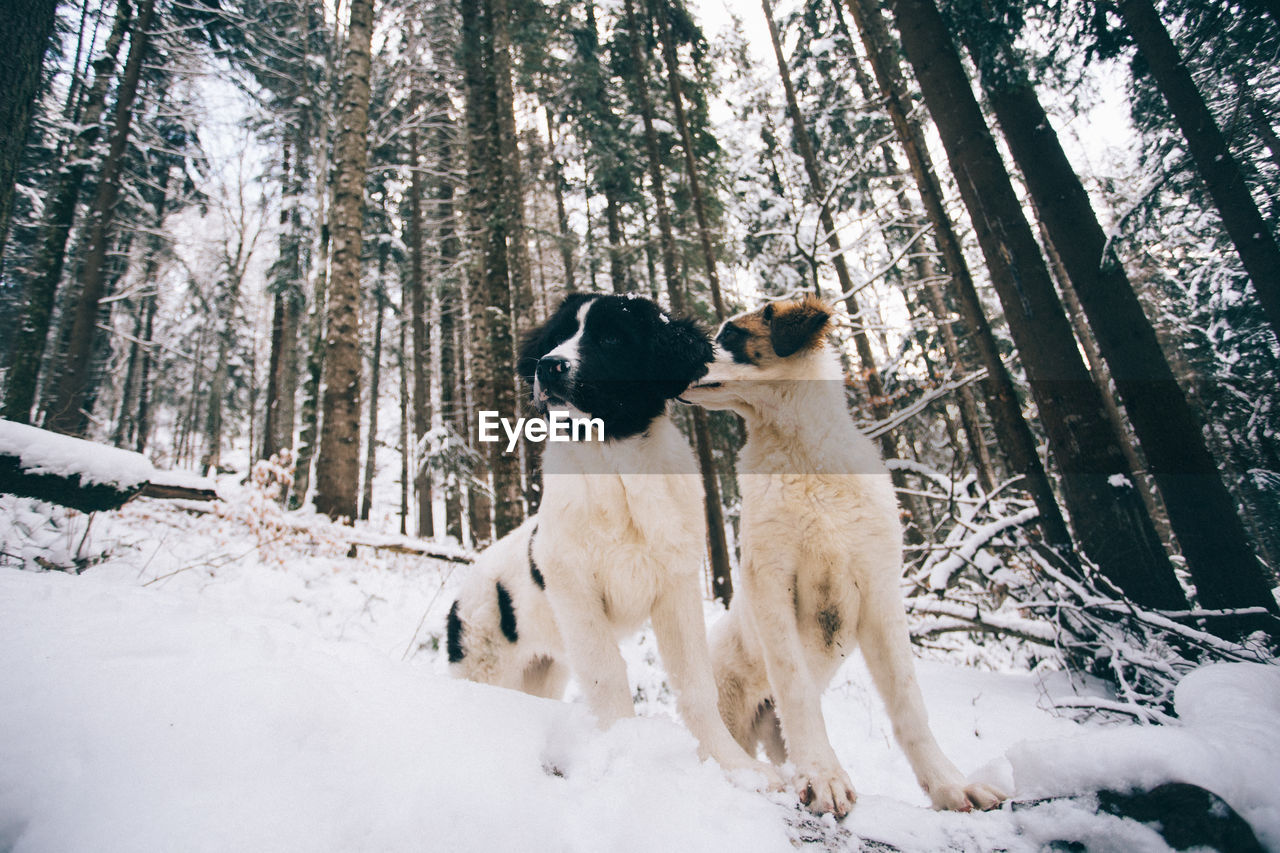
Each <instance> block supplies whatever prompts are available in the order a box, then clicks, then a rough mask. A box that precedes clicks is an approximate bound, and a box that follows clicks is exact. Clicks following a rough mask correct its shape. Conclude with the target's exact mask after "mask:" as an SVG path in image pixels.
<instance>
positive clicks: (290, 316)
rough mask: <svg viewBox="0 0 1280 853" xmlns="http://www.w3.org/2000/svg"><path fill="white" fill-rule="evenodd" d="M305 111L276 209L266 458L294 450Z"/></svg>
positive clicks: (264, 441)
mask: <svg viewBox="0 0 1280 853" xmlns="http://www.w3.org/2000/svg"><path fill="white" fill-rule="evenodd" d="M308 115H309V112H308V111H305V110H304V111H303V113H302V116H301V117H300V118H299V121H298V127H297V128H296V132H295V133H294V135H293V145H292V148H293V163H292V165H291V166H290V167H288V168H286V170H285V177H284V183H285V187H284V198H283V200H282V201H283V205H282V209H281V211H280V225H281V233H280V239H279V247H280V256H279V258H278V259H277V261H276V266H275V269H274V270H273V272H274V275H273V281H272V283H271V290H272V310H271V354H270V356H269V357H268V365H269V366H268V373H267V399H266V417H265V419H264V423H263V429H262V453H261V456H262V458H264V459H269V458H271V456H273V455H274V454H276V453H277V452H279V451H281V450H292V449H293V427H294V420H295V404H294V400H295V397H296V396H297V385H298V323H299V320H300V319H301V314H302V305H303V295H302V290H301V285H300V282H302V281H303V279H304V278H305V276H306V270H305V264H304V262H303V241H304V240H305V239H306V235H305V233H304V228H303V224H302V195H303V193H304V192H305V189H306V180H307V158H308V157H309V152H310V149H311V139H310V134H311V131H310V123H309V122H308V121H307V120H306V117H307V116H308Z"/></svg>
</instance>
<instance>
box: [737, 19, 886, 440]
mask: <svg viewBox="0 0 1280 853" xmlns="http://www.w3.org/2000/svg"><path fill="white" fill-rule="evenodd" d="M760 5H761V8H762V9H763V11H764V16H765V20H766V21H767V22H768V24H769V39H770V41H771V42H772V43H773V55H774V57H775V58H776V59H777V62H778V74H779V75H781V77H782V90H783V92H784V93H785V95H786V98H787V114H788V115H789V116H790V117H791V127H792V131H793V134H794V136H795V140H796V146H797V147H798V148H799V149H800V159H801V160H802V161H803V162H804V169H805V174H806V175H807V176H808V178H809V197H810V200H811V201H812V202H813V203H814V204H817V205H819V209H818V222H819V225H820V226H821V227H822V231H823V233H824V234H825V235H826V241H827V248H828V249H830V251H831V255H832V258H831V263H832V266H834V267H835V271H836V280H837V281H838V282H839V283H840V290H841V293H842V294H843V296H844V303H845V307H846V308H847V309H848V311H849V318H850V320H851V321H852V322H853V343H854V347H855V348H856V349H857V352H858V360H859V361H860V362H861V364H862V378H863V381H865V382H866V386H867V394H868V396H869V398H870V399H869V401H868V402H869V403H870V404H871V412H872V414H873V416H874V417H875V418H876V420H885V419H886V418H888V417H889V401H888V398H887V397H886V396H885V390H884V382H883V381H882V380H881V379H880V371H879V370H878V369H877V368H876V358H875V353H874V352H873V351H872V349H871V341H870V340H869V339H868V337H867V331H866V325H865V323H864V321H863V317H862V308H861V307H860V306H859V305H858V298H857V296H856V295H854V290H855V288H854V285H853V276H851V275H850V274H849V265H848V264H847V263H846V262H845V259H844V249H843V248H842V247H841V246H840V235H839V234H838V233H837V231H836V226H835V218H834V217H833V216H832V214H831V208H830V207H829V206H828V204H827V198H828V196H827V183H826V180H825V178H824V177H823V175H822V170H821V168H820V166H819V164H818V155H817V152H816V151H814V149H813V141H812V140H811V139H810V137H809V130H808V128H807V127H805V122H804V116H803V114H802V113H801V112H800V104H799V101H798V100H797V99H796V90H795V87H794V86H793V85H792V83H791V70H790V69H789V68H788V66H787V60H786V57H785V56H784V55H783V53H782V42H781V40H780V39H779V37H778V25H777V23H776V22H775V21H774V19H773V4H772V3H771V2H769V0H760ZM880 444H881V448H882V449H883V450H884V452H885V455H886V456H897V455H898V454H897V447H896V445H895V443H894V441H893V439H892V437H890V436H889V435H888V434H886V435H885V436H882V437H881V439H880Z"/></svg>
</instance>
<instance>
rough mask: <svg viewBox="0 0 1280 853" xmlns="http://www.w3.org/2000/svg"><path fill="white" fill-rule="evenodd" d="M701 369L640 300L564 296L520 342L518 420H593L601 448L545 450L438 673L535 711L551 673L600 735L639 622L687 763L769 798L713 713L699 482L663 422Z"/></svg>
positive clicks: (692, 338) (687, 339) (678, 332)
mask: <svg viewBox="0 0 1280 853" xmlns="http://www.w3.org/2000/svg"><path fill="white" fill-rule="evenodd" d="M712 356H713V352H712V347H711V343H710V340H709V339H708V337H707V334H706V332H704V331H703V330H702V329H700V328H699V327H698V326H697V325H696V324H695V323H694V322H692V321H690V320H686V319H679V318H674V317H671V316H669V315H668V314H667V313H666V312H664V311H663V310H662V309H661V308H660V307H659V306H658V305H657V304H656V303H654V302H652V301H650V300H648V299H644V298H640V297H627V296H613V295H599V294H581V293H579V294H572V295H570V296H568V297H567V298H566V299H565V300H564V302H563V303H561V305H560V307H559V308H558V309H557V310H556V312H555V313H554V314H553V315H552V316H551V317H550V319H548V320H547V322H546V323H544V324H543V325H542V326H540V327H539V328H537V329H535V330H533V332H531V333H530V335H529V336H528V338H527V339H526V340H525V342H524V345H523V349H522V351H521V354H520V359H519V364H518V372H519V373H520V375H521V376H522V377H523V378H524V380H525V381H527V382H528V383H529V384H530V386H531V392H532V400H533V405H534V407H535V408H536V409H538V411H539V412H541V413H546V412H547V410H548V408H554V407H564V408H567V409H568V410H569V411H570V413H571V414H573V415H574V416H583V415H585V416H590V417H597V418H601V419H603V421H604V431H605V441H603V442H572V443H569V442H566V443H555V444H551V443H549V444H547V445H546V446H545V450H544V453H543V498H542V505H541V508H540V510H539V512H538V515H537V518H536V519H531V520H530V521H528V522H526V523H525V524H524V525H523V526H521V527H520V528H517V529H516V530H515V531H512V532H511V533H510V534H508V535H507V536H506V537H504V538H503V539H502V540H500V541H499V542H497V543H496V544H494V545H493V546H492V547H491V548H490V549H488V550H487V551H486V552H485V553H484V554H482V555H481V557H480V558H479V560H478V561H477V563H476V566H475V568H474V570H473V573H472V575H471V577H470V578H468V580H467V582H466V583H465V584H464V586H463V589H462V591H461V594H460V596H459V599H458V601H457V602H455V603H454V605H453V609H452V610H451V611H450V613H449V620H448V651H449V660H450V662H451V668H452V670H453V671H454V673H455V674H458V675H461V676H463V677H466V678H471V679H473V680H476V681H482V682H486V683H491V684H501V685H505V686H508V687H515V688H518V689H521V690H525V691H526V692H530V693H534V694H538V695H543V696H559V695H560V694H561V692H562V690H563V687H564V683H565V680H566V675H567V672H566V670H565V669H564V667H565V665H566V664H567V666H568V667H569V668H570V669H571V670H572V672H573V673H574V674H575V675H576V676H577V680H578V683H579V684H580V685H581V688H582V691H583V693H584V694H585V695H586V698H587V701H588V703H589V705H590V707H591V710H592V711H593V712H594V713H595V715H596V716H597V718H598V719H599V722H600V724H601V725H602V726H606V727H607V726H609V725H610V724H612V723H613V722H614V721H616V720H618V719H620V718H622V717H629V716H632V715H633V714H634V713H635V710H634V707H633V704H632V698H631V689H630V686H629V684H628V681H627V669H626V664H625V663H624V661H623V659H622V655H621V653H620V652H619V650H618V639H619V638H620V637H621V636H623V635H625V634H627V633H630V632H633V631H635V630H636V629H638V628H639V627H640V626H641V625H642V624H643V623H644V621H645V620H646V619H650V620H651V621H652V624H653V630H654V634H655V635H656V637H657V641H658V648H659V651H660V652H661V654H662V659H663V662H664V664H665V665H666V669H667V672H668V675H669V676H670V679H671V683H672V686H673V687H674V689H675V693H676V697H677V704H678V707H679V709H680V714H681V716H682V717H683V718H684V721H685V724H686V725H687V726H688V728H689V730H690V732H692V734H693V735H694V737H695V738H697V740H698V743H699V747H700V753H701V754H702V756H703V757H704V758H705V757H710V758H714V759H715V760H716V761H717V762H718V763H719V764H720V765H721V767H722V768H724V769H725V770H726V771H736V770H742V769H749V770H754V771H756V772H758V773H760V774H762V775H763V776H764V777H765V779H766V781H767V782H769V783H770V784H772V785H774V786H775V787H777V786H779V785H780V782H781V779H780V777H779V775H778V774H777V772H776V771H774V770H773V768H771V767H769V766H768V765H766V764H762V763H761V762H759V761H756V760H755V759H754V758H752V757H750V756H748V755H747V753H746V751H745V750H744V749H743V748H742V747H741V746H739V745H738V743H737V742H735V741H734V739H733V737H732V736H731V735H730V734H729V731H728V729H727V728H726V726H725V724H724V722H723V721H722V720H721V718H720V715H719V713H718V711H717V708H716V686H715V680H714V677H713V674H712V669H711V660H710V654H709V652H708V647H707V642H706V635H705V624H704V621H703V618H702V606H701V584H700V583H699V571H700V567H701V562H702V560H701V557H702V554H703V553H704V550H705V543H706V522H705V516H704V515H703V507H702V488H701V482H700V480H699V478H698V473H697V472H698V469H697V465H696V462H695V459H694V456H693V452H692V451H691V450H690V447H689V443H688V441H687V440H686V439H685V437H684V436H683V435H682V434H681V433H680V431H679V430H678V429H677V428H676V426H675V424H674V423H672V421H671V419H670V417H668V415H667V406H668V402H669V401H670V400H672V399H673V398H675V397H676V396H677V395H679V394H680V393H681V392H683V391H684V390H685V389H686V388H687V387H688V386H689V384H690V383H692V382H693V381H695V380H696V379H698V378H699V377H701V376H702V375H703V374H704V373H706V370H707V364H708V362H710V361H711V359H712Z"/></svg>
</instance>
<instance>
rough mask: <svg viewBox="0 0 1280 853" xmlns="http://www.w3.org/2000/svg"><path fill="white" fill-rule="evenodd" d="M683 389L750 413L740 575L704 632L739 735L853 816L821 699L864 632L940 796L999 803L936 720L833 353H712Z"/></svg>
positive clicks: (891, 503) (893, 538)
mask: <svg viewBox="0 0 1280 853" xmlns="http://www.w3.org/2000/svg"><path fill="white" fill-rule="evenodd" d="M810 380H821V381H810ZM706 383H720V385H719V387H706ZM684 399H687V400H689V401H690V402H693V403H699V404H702V405H705V406H708V407H709V408H732V409H733V410H735V411H737V412H739V413H740V414H742V415H743V417H744V418H745V420H746V424H747V433H748V438H747V442H746V445H745V446H744V447H743V449H742V453H741V455H740V457H739V459H738V481H739V486H740V489H741V492H742V526H741V547H742V570H741V577H740V580H739V585H738V587H737V590H736V595H735V597H734V599H733V605H732V607H731V608H730V611H729V613H728V615H727V616H726V617H725V618H724V619H722V620H721V621H720V622H719V623H718V624H717V625H716V627H715V629H714V631H713V632H712V638H711V647H712V658H713V663H714V666H715V671H716V680H717V686H718V690H719V704H720V712H721V714H722V715H723V716H724V719H725V722H726V723H727V725H728V727H729V730H730V731H731V732H732V733H733V735H734V737H735V738H736V739H737V740H738V742H739V743H740V744H742V745H743V747H744V748H745V749H747V750H748V751H749V752H751V751H754V750H755V749H756V747H757V744H763V746H764V747H765V751H766V754H767V755H768V756H769V757H770V758H771V759H772V760H773V761H774V762H775V763H779V764H780V763H782V761H783V760H784V758H785V759H789V760H790V761H792V762H793V763H794V765H795V768H796V780H795V784H796V786H797V789H798V790H799V791H800V793H801V795H802V796H805V797H807V798H808V799H809V800H810V805H811V807H812V808H814V809H815V810H816V811H821V812H834V813H836V814H837V815H843V814H845V813H847V812H848V810H849V808H850V807H851V806H852V804H853V801H854V799H855V793H854V790H853V785H852V784H851V783H850V781H849V777H848V775H847V774H846V773H845V771H844V769H843V768H842V767H841V766H840V763H839V761H838V760H837V759H836V756H835V752H834V751H833V750H832V748H831V744H830V741H829V739H828V737H827V730H826V723H825V721H824V720H823V716H822V705H821V698H822V691H823V690H824V689H826V686H827V685H828V684H829V683H830V681H831V679H832V678H833V677H834V676H835V674H836V671H837V670H838V669H839V668H840V665H841V664H842V663H843V662H844V660H845V659H846V658H847V657H848V656H849V655H850V654H851V653H852V652H853V650H854V648H855V647H857V646H859V645H861V647H862V651H863V655H864V657H865V658H866V661H867V666H868V669H869V670H870V671H871V675H872V678H873V679H874V681H875V684H876V688H877V690H878V691H879V693H880V695H881V697H882V698H883V699H884V702H885V705H886V707H887V709H888V713H889V716H890V718H891V720H892V722H893V729H894V735H895V737H896V738H897V741H898V743H899V744H900V745H901V747H902V749H903V750H904V751H905V752H906V754H907V758H908V759H909V760H910V762H911V766H912V769H913V770H914V771H915V773H916V777H917V779H918V780H919V782H920V785H921V786H922V787H923V788H924V790H925V791H926V792H927V793H928V794H929V796H930V799H931V800H932V802H933V805H934V806H935V807H936V808H951V809H969V808H972V807H973V806H975V805H976V806H979V807H981V808H990V807H992V806H994V805H996V804H997V803H998V802H999V801H1000V799H1002V798H1003V795H1002V794H1000V793H999V792H997V791H994V790H993V789H990V788H988V787H986V786H982V785H968V786H966V783H965V779H964V777H963V776H962V775H961V773H960V771H959V770H957V769H956V767H955V765H953V764H952V763H951V762H950V761H949V760H948V759H947V758H946V756H944V755H943V754H942V751H941V750H940V749H939V747H938V744H937V742H936V741H935V739H934V737H933V734H932V733H931V732H930V730H929V724H928V718H927V715H926V712H925V708H924V701H923V699H922V697H921V694H920V689H919V687H918V685H917V683H916V677H915V670H914V666H913V664H912V660H911V650H910V644H909V640H908V635H907V625H906V616H905V612H904V609H903V604H902V598H901V593H900V590H899V582H900V579H901V575H902V531H901V528H900V525H899V521H898V504H897V499H896V496H895V494H894V491H893V486H892V483H891V482H890V479H889V474H888V471H887V469H886V468H885V466H884V463H883V461H882V460H881V458H880V455H879V453H878V452H877V450H876V448H875V446H874V445H873V444H872V442H871V441H870V440H869V439H868V438H867V437H866V436H864V435H863V434H862V433H860V432H859V431H858V430H857V428H856V427H855V426H854V424H853V421H852V419H851V418H850V416H849V414H848V410H847V406H846V403H845V399H844V386H843V382H842V375H841V371H840V366H839V363H838V361H837V359H836V356H835V354H834V353H833V352H831V351H829V350H827V349H825V348H821V347H820V348H818V349H816V350H804V351H801V352H800V353H797V354H795V355H793V356H791V357H789V358H786V359H778V360H773V361H770V362H766V363H765V366H764V367H757V366H755V365H745V364H738V363H735V362H734V361H732V359H731V358H729V356H728V355H727V354H726V353H724V352H723V351H721V350H718V352H717V358H716V361H715V362H714V363H713V364H712V366H711V371H710V373H708V374H707V376H706V377H704V379H703V380H702V383H700V384H698V385H695V386H694V387H693V388H691V389H689V390H688V391H686V392H685V394H684Z"/></svg>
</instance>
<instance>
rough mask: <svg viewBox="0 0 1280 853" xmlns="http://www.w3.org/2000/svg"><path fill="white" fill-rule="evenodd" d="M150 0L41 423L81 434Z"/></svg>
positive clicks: (142, 13) (132, 44)
mask: <svg viewBox="0 0 1280 853" xmlns="http://www.w3.org/2000/svg"><path fill="white" fill-rule="evenodd" d="M154 13H155V0H142V3H141V5H140V6H139V8H138V16H137V18H136V19H135V20H134V22H133V27H132V29H131V38H130V41H129V57H128V59H127V60H126V61H125V67H124V72H123V73H122V75H121V78H120V85H119V88H118V90H117V92H116V105H115V112H114V115H113V117H112V125H111V137H110V141H109V143H108V147H107V153H106V156H105V157H104V158H103V161H102V167H101V169H100V170H99V172H98V175H97V179H98V188H97V192H96V194H95V196H94V200H93V204H92V205H91V207H90V211H89V220H88V222H87V224H86V229H87V238H86V239H85V246H86V248H85V256H84V260H83V262H82V264H81V267H80V271H79V275H78V276H77V277H76V290H77V299H76V301H75V311H74V318H73V320H72V322H71V327H70V339H69V343H68V348H67V350H66V357H65V358H64V360H63V367H62V375H61V376H60V377H59V379H58V382H57V388H56V391H55V393H54V397H53V402H52V405H51V408H50V411H49V415H48V418H47V419H46V422H45V426H46V427H48V428H49V429H52V430H55V431H57V432H65V433H69V434H72V435H82V434H83V433H84V431H85V429H86V427H87V426H88V417H87V414H86V412H85V411H84V403H85V398H86V394H87V392H88V390H89V384H90V375H89V374H90V368H91V366H92V358H93V348H94V341H95V340H96V338H97V334H96V331H97V323H98V308H99V305H100V303H101V301H102V297H103V295H104V292H105V288H106V283H107V281H106V280H107V250H108V247H109V243H110V240H111V235H112V226H113V225H114V220H115V214H116V203H117V200H118V198H119V195H120V189H121V178H122V172H123V169H124V161H125V153H126V149H127V146H128V142H129V131H130V126H131V125H132V123H133V113H134V99H135V98H136V97H137V93H138V82H139V80H140V79H141V75H142V63H143V60H144V59H145V58H146V55H147V52H148V48H149V47H150V40H151V24H152V19H153V17H154Z"/></svg>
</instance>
